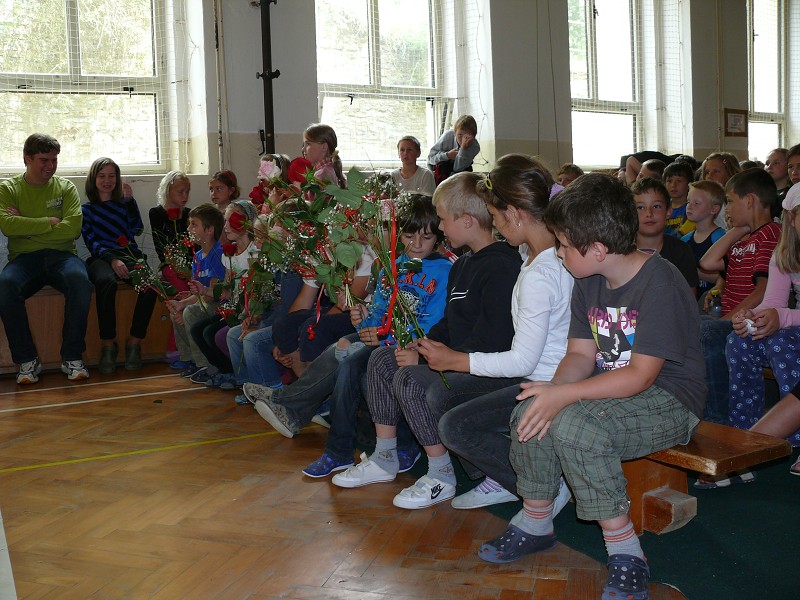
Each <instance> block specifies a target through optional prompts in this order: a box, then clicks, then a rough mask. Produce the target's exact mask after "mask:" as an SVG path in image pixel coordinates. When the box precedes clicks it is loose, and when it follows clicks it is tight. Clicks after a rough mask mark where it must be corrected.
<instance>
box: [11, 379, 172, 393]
mask: <svg viewBox="0 0 800 600" xmlns="http://www.w3.org/2000/svg"><path fill="white" fill-rule="evenodd" d="M177 376H178V373H169V374H168V375H148V376H147V377H132V378H130V379H114V380H113V381H96V382H94V383H77V384H76V383H73V384H72V385H61V386H58V387H48V388H43V387H28V388H25V389H24V390H23V389H20V390H15V391H13V392H0V396H16V395H18V394H41V393H42V392H52V391H55V390H74V389H75V388H77V387H79V386H80V387H82V388H84V387H92V386H95V385H114V384H116V383H127V382H129V381H143V380H145V379H163V378H164V377H177Z"/></svg>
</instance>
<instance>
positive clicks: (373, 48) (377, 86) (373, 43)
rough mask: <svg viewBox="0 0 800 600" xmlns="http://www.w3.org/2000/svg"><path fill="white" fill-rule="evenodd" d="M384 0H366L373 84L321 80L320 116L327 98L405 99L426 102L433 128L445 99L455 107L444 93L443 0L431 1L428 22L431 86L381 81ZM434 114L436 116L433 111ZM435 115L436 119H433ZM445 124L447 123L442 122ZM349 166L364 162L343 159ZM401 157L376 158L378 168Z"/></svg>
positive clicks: (422, 160)
mask: <svg viewBox="0 0 800 600" xmlns="http://www.w3.org/2000/svg"><path fill="white" fill-rule="evenodd" d="M379 1H380V0H366V3H367V19H368V23H369V29H368V33H367V47H368V53H369V65H370V79H371V82H370V83H369V84H355V83H322V82H319V81H318V82H317V98H318V106H317V113H318V118H322V117H321V116H322V109H323V105H324V102H325V99H326V98H349V99H350V102H351V103H352V102H353V101H354V100H356V99H358V98H370V99H378V100H379V99H381V98H385V99H397V100H400V99H405V100H417V101H424V102H426V104H427V106H428V109H427V111H428V119H427V123H426V128H428V129H430V123H431V122H432V121H435V120H436V119H435V112H434V111H435V110H436V108H437V107H439V108H440V107H441V106H442V104H441V103H442V102H449V104H450V106H452V101H450V100H451V99H448V98H445V97H444V96H443V94H442V91H441V90H442V89H443V87H444V76H443V74H442V69H441V65H442V64H444V62H443V56H442V52H443V49H442V43H441V39H439V38H440V37H441V32H440V30H439V26H440V23H441V22H442V9H441V5H440V0H428V21H429V31H430V45H431V59H430V70H431V73H430V80H431V82H432V84H431V86H398V85H383V84H382V82H381V77H382V70H381V43H380V11H379ZM431 113H433V115H432V114H431ZM432 117H434V118H432ZM440 125H441V126H443V125H444V124H440ZM434 129H436V131H428V133H429V134H430V137H431V138H433V139H434V140H436V139H438V138H439V136H440V135H441V131H439V129H441V127H434ZM426 158H427V155H426V154H425V150H424V148H423V152H422V156H420V159H419V161H418V164H420V165H423V164H424V163H425V162H426ZM343 164H344V165H345V166H352V165H357V164H360V161H359V160H357V159H356V160H353V159H348V158H347V157H344V158H343ZM400 164H401V163H400V159H399V158H395V159H393V160H391V161H375V162H374V163H373V166H375V167H381V168H385V167H397V166H400Z"/></svg>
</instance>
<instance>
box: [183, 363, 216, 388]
mask: <svg viewBox="0 0 800 600" xmlns="http://www.w3.org/2000/svg"><path fill="white" fill-rule="evenodd" d="M208 369H209V367H200V368H199V369H197V371H195V372H194V373H192V375H191V376H190V377H189V381H191V382H192V383H199V384H201V385H205V383H206V381H208V380H209V379H211V377H212V376H211V375H209V374H208Z"/></svg>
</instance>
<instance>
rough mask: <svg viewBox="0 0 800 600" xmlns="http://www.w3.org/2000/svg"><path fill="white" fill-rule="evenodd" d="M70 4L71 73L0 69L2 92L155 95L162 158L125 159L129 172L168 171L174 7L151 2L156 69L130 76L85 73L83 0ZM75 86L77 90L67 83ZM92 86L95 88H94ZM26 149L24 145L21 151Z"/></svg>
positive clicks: (64, 170)
mask: <svg viewBox="0 0 800 600" xmlns="http://www.w3.org/2000/svg"><path fill="white" fill-rule="evenodd" d="M64 2H65V4H66V21H65V23H64V25H65V35H66V40H67V68H68V73H66V74H56V75H50V74H47V73H25V72H19V73H0V93H6V92H13V93H25V94H28V93H29V94H60V95H65V96H74V95H78V96H102V95H120V94H128V95H129V96H134V95H135V96H145V97H148V98H152V101H153V117H154V121H155V128H156V131H155V137H156V140H157V143H156V148H155V153H156V156H157V160H156V161H155V162H152V163H150V162H148V163H128V162H120V164H121V166H123V167H124V169H125V171H126V173H130V174H153V173H164V172H165V171H168V170H170V168H171V165H170V163H171V159H169V158H168V157H169V156H170V148H171V142H170V138H171V136H170V131H171V121H170V118H171V111H170V107H171V106H172V104H173V102H171V97H170V95H171V90H170V86H169V75H168V64H167V56H168V48H167V47H168V45H169V40H168V39H167V36H168V35H170V34H169V28H168V27H167V23H166V19H167V15H168V14H169V12H170V11H169V10H168V9H167V7H166V6H165V4H166V3H165V2H158V1H151V2H150V6H151V11H152V20H153V21H152V22H153V28H152V32H151V35H152V36H153V54H154V59H153V70H154V75H153V76H152V77H151V76H142V77H136V76H129V75H120V76H115V75H84V74H82V73H81V61H80V19H79V10H78V2H79V0H64ZM69 87H74V88H75V91H70V90H69V89H68V88H69ZM89 89H90V90H91V91H89ZM21 150H22V149H21V148H20V151H21ZM85 170H86V168H85V167H79V166H62V165H59V173H60V174H61V175H65V176H74V175H82V174H83V173H85ZM16 172H17V169H16V168H15V167H14V166H11V165H0V176H13V175H14V174H16Z"/></svg>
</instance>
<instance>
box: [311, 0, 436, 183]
mask: <svg viewBox="0 0 800 600" xmlns="http://www.w3.org/2000/svg"><path fill="white" fill-rule="evenodd" d="M315 6H316V24H317V78H318V82H319V102H320V120H321V121H322V122H324V123H327V124H329V125H331V126H332V127H333V128H334V129H335V130H336V134H337V137H338V139H339V154H340V156H341V158H342V160H343V161H345V162H347V163H358V164H360V165H373V166H376V167H377V166H387V165H390V164H395V163H397V162H398V159H397V146H396V145H397V140H399V139H400V138H401V137H402V136H404V135H414V136H416V137H417V138H419V140H420V142H421V143H422V152H423V157H422V159H421V160H424V158H425V153H426V149H427V148H428V147H430V146H431V145H432V144H433V142H434V141H435V135H436V132H435V131H433V127H432V122H433V119H431V114H430V113H431V110H432V108H431V107H432V105H433V104H434V101H435V99H436V98H437V97H438V95H439V94H438V88H439V86H438V85H437V68H436V67H437V60H436V56H435V55H436V49H437V48H438V42H437V40H438V33H437V29H436V23H437V18H436V5H435V0H317V2H316V3H315Z"/></svg>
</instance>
